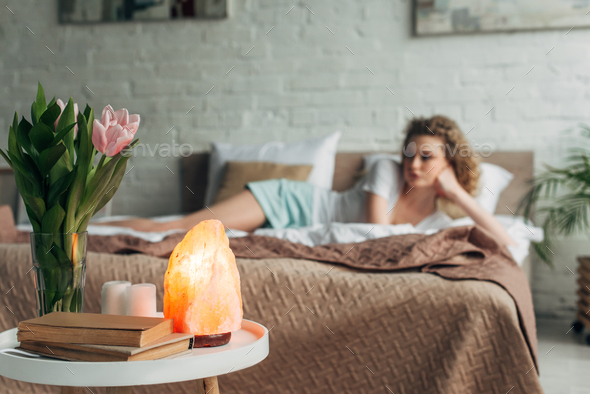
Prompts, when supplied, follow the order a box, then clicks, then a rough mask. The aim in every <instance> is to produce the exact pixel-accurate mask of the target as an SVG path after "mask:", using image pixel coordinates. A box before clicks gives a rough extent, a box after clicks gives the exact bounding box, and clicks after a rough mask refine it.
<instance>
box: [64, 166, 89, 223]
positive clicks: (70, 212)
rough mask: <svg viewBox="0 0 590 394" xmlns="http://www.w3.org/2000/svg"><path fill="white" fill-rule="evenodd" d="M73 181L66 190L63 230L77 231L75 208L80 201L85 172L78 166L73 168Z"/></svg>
mask: <svg viewBox="0 0 590 394" xmlns="http://www.w3.org/2000/svg"><path fill="white" fill-rule="evenodd" d="M74 173H75V175H74V181H73V182H72V185H71V186H70V189H69V192H68V200H67V204H66V222H65V227H64V230H65V231H66V232H70V231H72V232H77V230H78V229H77V228H75V225H76V210H77V208H78V204H79V202H80V198H81V196H82V193H83V191H84V184H85V183H86V173H85V172H84V171H82V168H81V167H80V166H76V167H75V168H74Z"/></svg>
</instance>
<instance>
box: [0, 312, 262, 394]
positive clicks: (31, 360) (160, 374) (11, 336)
mask: <svg viewBox="0 0 590 394" xmlns="http://www.w3.org/2000/svg"><path fill="white" fill-rule="evenodd" d="M16 332H17V329H16V328H13V329H11V330H7V331H4V332H2V333H0V375H1V376H4V377H7V378H10V379H15V380H20V381H23V382H29V383H38V384H49V385H56V386H62V391H61V392H62V394H63V393H68V394H69V393H78V392H80V393H81V392H82V390H83V389H84V388H85V387H88V386H94V387H107V393H111V394H114V393H131V387H132V386H137V385H146V384H161V383H172V382H182V381H186V380H197V381H200V382H202V383H199V384H198V385H197V387H198V388H197V393H199V394H200V393H203V394H205V393H208V394H216V393H219V386H218V384H217V376H218V375H224V374H226V373H229V372H235V371H239V370H240V369H244V368H248V367H251V366H253V365H256V364H258V363H259V362H261V361H262V360H264V359H265V358H266V356H268V352H269V341H268V330H267V329H266V327H264V326H263V325H261V324H258V323H256V322H253V321H250V320H245V319H244V320H242V328H241V329H240V330H238V331H234V332H232V336H231V340H230V341H229V343H228V344H226V345H223V346H218V347H208V348H197V349H193V350H192V353H191V354H187V355H184V356H180V357H177V358H174V359H167V360H149V361H126V362H82V361H62V360H57V359H53V358H49V357H28V356H26V355H23V354H18V353H16V352H11V351H10V349H14V348H15V347H17V346H19V342H18V341H17V340H16ZM201 387H202V390H201Z"/></svg>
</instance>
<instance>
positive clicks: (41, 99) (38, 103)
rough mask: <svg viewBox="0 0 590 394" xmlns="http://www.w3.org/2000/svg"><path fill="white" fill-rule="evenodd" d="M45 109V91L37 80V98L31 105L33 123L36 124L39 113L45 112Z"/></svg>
mask: <svg viewBox="0 0 590 394" xmlns="http://www.w3.org/2000/svg"><path fill="white" fill-rule="evenodd" d="M46 109H47V102H46V101H45V92H44V91H43V86H41V83H40V82H39V86H38V87H37V100H35V102H34V103H33V105H31V119H32V121H33V125H36V124H37V122H39V118H40V117H41V114H43V112H45V110H46Z"/></svg>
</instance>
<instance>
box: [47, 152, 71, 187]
mask: <svg viewBox="0 0 590 394" xmlns="http://www.w3.org/2000/svg"><path fill="white" fill-rule="evenodd" d="M72 171H74V166H72V163H71V161H70V155H69V153H68V151H67V150H66V151H65V152H64V154H63V156H62V157H60V158H59V160H58V161H57V163H55V165H54V166H53V168H52V169H51V171H49V186H52V185H53V184H54V183H55V182H57V180H58V179H61V178H63V177H64V176H66V175H67V174H69V173H70V172H72Z"/></svg>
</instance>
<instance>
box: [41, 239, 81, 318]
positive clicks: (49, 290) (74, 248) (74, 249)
mask: <svg viewBox="0 0 590 394" xmlns="http://www.w3.org/2000/svg"><path fill="white" fill-rule="evenodd" d="M86 243H87V233H86V232H82V233H68V234H43V233H31V251H32V257H33V272H34V276H35V290H36V293H37V297H36V299H37V316H43V315H46V314H48V313H51V312H82V311H83V308H84V283H85V281H86Z"/></svg>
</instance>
